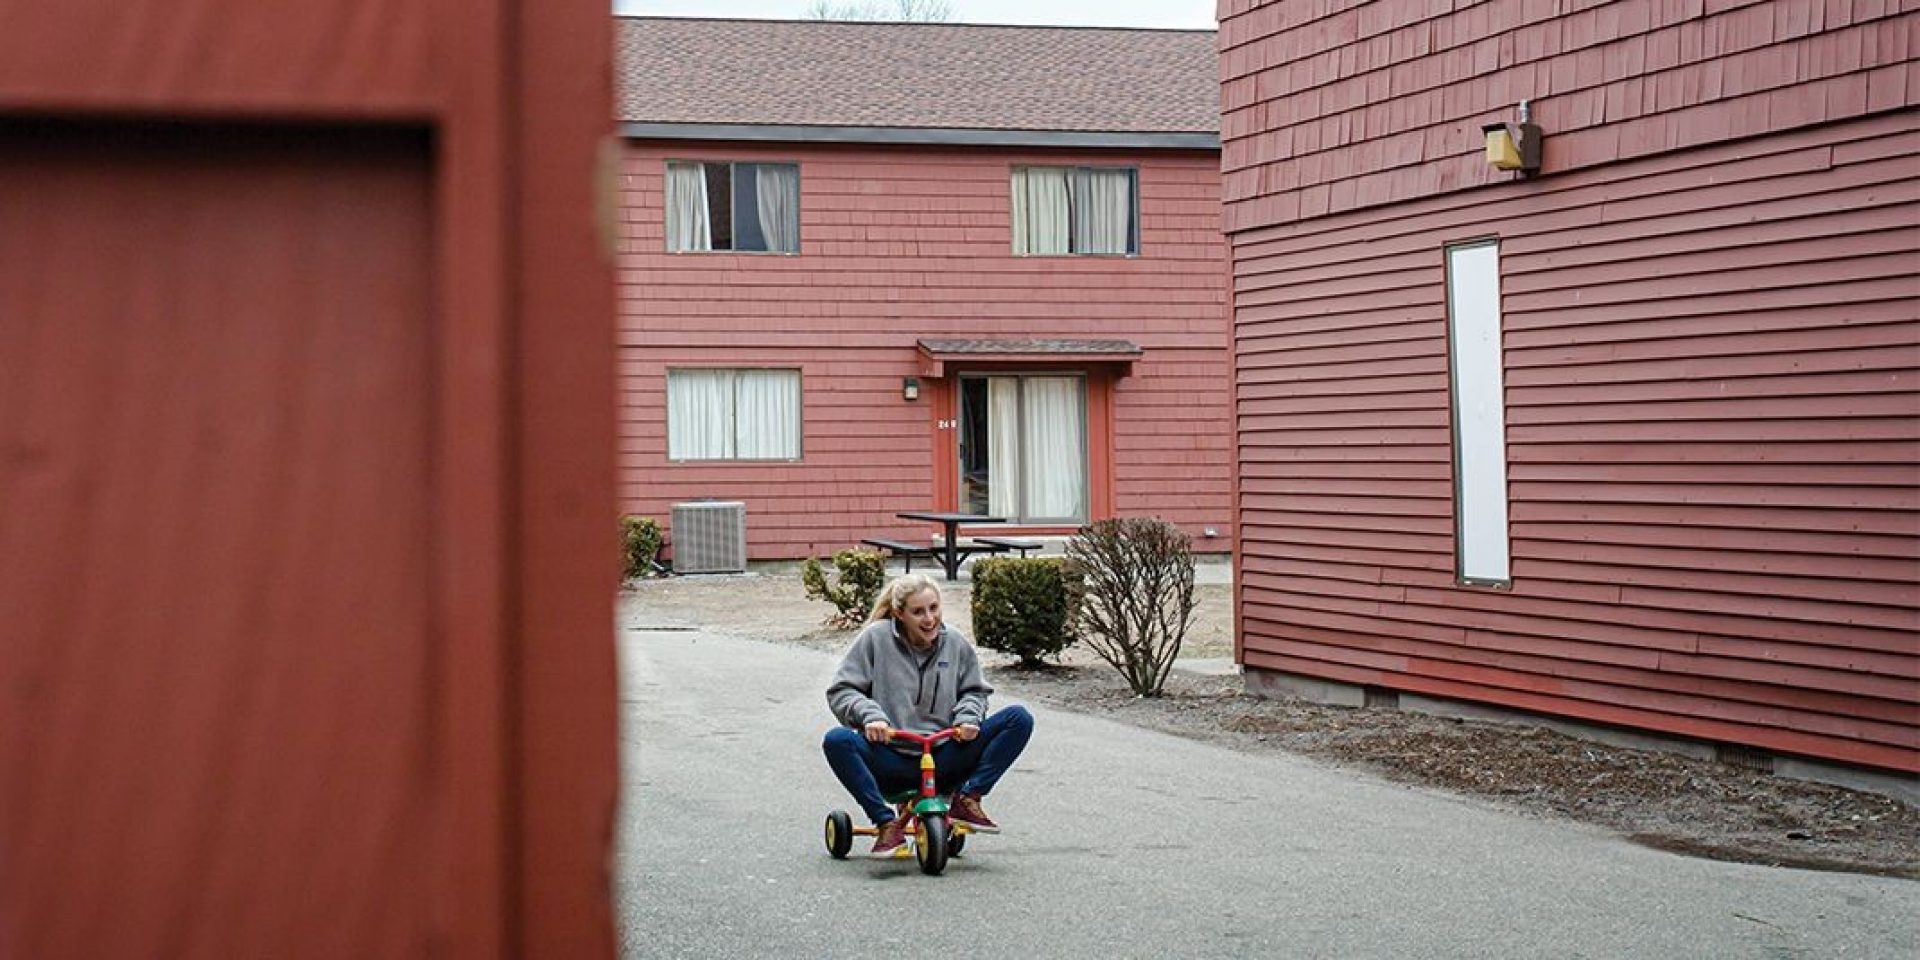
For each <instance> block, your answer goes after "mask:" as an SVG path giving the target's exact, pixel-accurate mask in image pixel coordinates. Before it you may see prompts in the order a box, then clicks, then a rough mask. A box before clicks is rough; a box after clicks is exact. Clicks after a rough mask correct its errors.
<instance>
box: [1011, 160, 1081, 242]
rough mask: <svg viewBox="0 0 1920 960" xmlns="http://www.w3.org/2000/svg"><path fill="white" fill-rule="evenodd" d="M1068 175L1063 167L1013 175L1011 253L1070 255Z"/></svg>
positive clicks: (1024, 169)
mask: <svg viewBox="0 0 1920 960" xmlns="http://www.w3.org/2000/svg"><path fill="white" fill-rule="evenodd" d="M1070 172H1071V171H1070V170H1068V169H1067V168H1066V167H1019V168H1016V169H1015V170H1014V171H1013V252H1014V253H1016V254H1049V253H1070V252H1072V248H1071V246H1070V244H1069V240H1070V238H1071V234H1072V226H1073V218H1072V209H1071V208H1072V204H1071V203H1070V197H1071V196H1072V184H1071V181H1070V180H1069V179H1068V175H1069V173H1070Z"/></svg>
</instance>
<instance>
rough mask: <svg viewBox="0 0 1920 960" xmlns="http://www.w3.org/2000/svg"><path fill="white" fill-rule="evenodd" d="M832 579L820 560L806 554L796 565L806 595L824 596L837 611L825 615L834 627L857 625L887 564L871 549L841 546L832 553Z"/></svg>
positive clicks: (870, 609) (877, 591) (881, 583)
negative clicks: (803, 560)
mask: <svg viewBox="0 0 1920 960" xmlns="http://www.w3.org/2000/svg"><path fill="white" fill-rule="evenodd" d="M833 568H834V573H835V574H836V576H835V578H834V580H835V582H831V583H830V582H828V581H827V573H826V571H825V570H824V569H822V568H821V566H820V561H818V560H816V559H814V558H812V557H808V558H807V559H806V562H805V563H802V564H801V565H800V582H801V583H802V584H804V585H805V586H806V588H807V599H809V600H825V601H827V602H828V603H831V604H833V607H834V609H835V610H836V611H837V612H836V613H834V614H833V615H832V616H829V617H828V618H827V623H828V624H830V625H832V626H836V627H857V626H859V625H860V624H861V623H863V622H865V621H866V619H867V614H869V613H871V612H873V602H874V600H875V599H877V598H878V597H879V596H880V588H881V587H882V586H884V585H885V584H886V579H887V565H886V561H885V560H884V559H883V558H882V557H881V556H880V554H879V553H877V552H875V551H873V550H842V551H840V552H839V553H836V554H834V555H833Z"/></svg>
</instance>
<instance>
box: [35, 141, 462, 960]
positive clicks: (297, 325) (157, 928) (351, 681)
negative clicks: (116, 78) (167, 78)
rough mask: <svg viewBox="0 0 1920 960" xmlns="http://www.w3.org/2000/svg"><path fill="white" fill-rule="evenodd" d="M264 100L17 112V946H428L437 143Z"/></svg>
mask: <svg viewBox="0 0 1920 960" xmlns="http://www.w3.org/2000/svg"><path fill="white" fill-rule="evenodd" d="M238 129H240V130H242V131H244V132H235V128H226V129H224V130H223V129H218V128H213V127H192V126H187V127H145V126H138V125H133V124H98V125H81V124H75V125H59V124H46V123H24V122H13V123H8V122H5V121H0V625H4V627H0V859H4V860H7V861H10V862H8V863H6V864H5V865H4V867H0V906H4V908H5V911H4V913H3V914H0V954H4V955H6V956H22V957H60V956H74V955H87V956H129V957H131V956H162V955H164V956H208V957H240V956H254V957H268V956H271V957H279V958H286V957H308V956H310V957H348V956H351V957H378V956H398V955H414V954H418V953H420V952H422V951H423V949H424V947H425V944H426V943H427V942H428V936H429V929H428V922H429V919H430V918H429V909H430V904H429V903H428V893H427V891H428V890H429V888H430V884H431V883H432V882H433V881H435V880H437V879H438V878H436V877H434V876H432V875H431V871H432V870H433V869H434V864H435V863H436V862H437V859H436V858H437V857H439V856H440V853H439V851H436V850H433V849H431V848H430V845H429V843H428V837H429V836H431V835H432V830H431V829H430V826H431V823H432V817H433V812H434V810H433V806H432V805H433V803H434V802H435V796H434V785H435V782H436V781H435V779H434V776H433V774H434V765H435V753H436V751H435V741H434V739H433V734H434V731H433V729H432V724H433V721H434V717H435V712H434V710H435V706H434V703H433V698H434V695H435V694H434V691H435V689H436V680H437V678H436V677H435V676H434V675H433V674H432V668H433V667H434V664H435V663H436V661H435V658H434V653H435V642H436V641H435V625H434V623H433V622H432V618H431V610H432V607H431V604H430V602H429V601H430V599H431V596H432V593H431V589H430V588H431V586H432V584H431V583H430V581H429V576H430V573H431V570H432V560H433V558H432V556H431V545H432V542H433V541H434V533H435V531H433V530H432V529H431V528H430V527H431V524H430V522H429V518H430V517H431V516H432V512H431V510H430V509H429V507H430V503H429V495H430V489H429V482H430V480H431V475H430V467H431V460H430V456H429V453H430V447H431V444H432V440H433V437H432V435H431V434H432V423H433V418H432V407H431V404H432V398H433V396H434V394H433V391H432V384H431V383H430V382H429V371H430V369H431V362H430V361H431V354H430V350H431V348H432V344H433V340H432V331H431V330H430V329H429V328H428V319H427V318H429V317H431V316H432V307H433V304H432V300H431V297H430V292H431V283H432V281H433V277H432V274H431V269H430V268H431V228H432V225H433V221H432V215H433V211H432V208H431V204H430V199H431V195H432V194H431V189H432V181H431V175H432V166H431V163H432V156H431V152H430V150H431V147H430V144H429V142H428V140H427V138H426V137H425V136H424V135H423V134H418V133H409V132H396V131H384V132H381V131H374V132H356V131H351V130H340V129H334V130H330V131H326V132H324V133H319V132H304V131H300V130H287V129H276V128H264V129H263V128H253V129H248V128H238ZM290 756H291V757H297V758H298V762H297V763H288V762H286V758H287V757H290ZM290 863H293V864H300V865H302V867H301V868H299V869H287V865H288V864H290Z"/></svg>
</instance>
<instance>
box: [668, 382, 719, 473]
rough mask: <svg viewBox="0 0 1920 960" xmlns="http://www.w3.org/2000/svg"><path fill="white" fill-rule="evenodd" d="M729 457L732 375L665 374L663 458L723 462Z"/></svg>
mask: <svg viewBox="0 0 1920 960" xmlns="http://www.w3.org/2000/svg"><path fill="white" fill-rule="evenodd" d="M732 456H733V371H731V370H672V371H668V373H667V458H668V459H671V460H725V459H728V458H730V457H732Z"/></svg>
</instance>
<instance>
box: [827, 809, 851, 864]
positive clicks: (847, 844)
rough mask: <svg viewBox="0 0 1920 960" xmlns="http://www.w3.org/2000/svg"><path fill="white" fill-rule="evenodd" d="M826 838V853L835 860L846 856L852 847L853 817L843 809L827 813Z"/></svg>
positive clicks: (843, 858)
mask: <svg viewBox="0 0 1920 960" xmlns="http://www.w3.org/2000/svg"><path fill="white" fill-rule="evenodd" d="M826 840H827V853H828V854H830V855H831V856H832V857H833V858H834V859H835V860H845V859H846V858H847V851H849V850H852V849H853V818H852V817H850V816H847V812H846V811H845V810H835V811H834V812H832V813H829V814H827V827H826Z"/></svg>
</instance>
